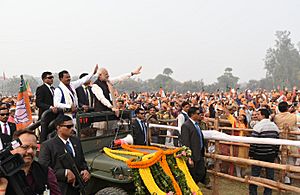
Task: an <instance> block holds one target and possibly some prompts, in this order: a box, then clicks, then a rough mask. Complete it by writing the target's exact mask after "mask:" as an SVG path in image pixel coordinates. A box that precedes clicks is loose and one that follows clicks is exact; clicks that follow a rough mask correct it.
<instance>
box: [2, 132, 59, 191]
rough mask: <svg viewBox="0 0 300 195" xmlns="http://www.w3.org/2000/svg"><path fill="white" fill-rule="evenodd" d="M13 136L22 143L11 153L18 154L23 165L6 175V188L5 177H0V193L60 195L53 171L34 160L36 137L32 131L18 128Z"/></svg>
mask: <svg viewBox="0 0 300 195" xmlns="http://www.w3.org/2000/svg"><path fill="white" fill-rule="evenodd" d="M13 138H14V139H17V138H19V140H20V141H21V143H22V145H21V146H19V147H18V148H16V149H14V150H12V151H11V153H12V154H14V155H15V154H20V155H21V156H22V158H23V160H24V165H23V167H22V169H21V170H20V171H18V172H17V173H15V174H13V175H12V176H8V177H7V180H8V185H7V188H5V179H2V178H1V179H0V186H1V188H0V194H1V193H2V192H3V191H4V190H5V191H6V193H5V194H7V195H15V194H18V195H19V194H21V195H22V194H24V195H36V194H42V195H44V194H49V195H50V194H51V195H60V194H61V192H60V190H59V187H58V183H57V180H56V177H55V174H54V171H53V170H52V169H51V168H49V167H47V166H44V165H41V164H40V163H39V162H37V161H35V160H34V157H35V154H36V150H37V137H36V135H35V134H34V132H32V131H30V130H19V131H16V132H15V133H14V135H13ZM12 163H14V164H15V163H16V162H12Z"/></svg>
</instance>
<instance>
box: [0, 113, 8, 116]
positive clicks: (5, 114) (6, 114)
mask: <svg viewBox="0 0 300 195" xmlns="http://www.w3.org/2000/svg"><path fill="white" fill-rule="evenodd" d="M0 115H1V116H8V115H9V113H1V114H0Z"/></svg>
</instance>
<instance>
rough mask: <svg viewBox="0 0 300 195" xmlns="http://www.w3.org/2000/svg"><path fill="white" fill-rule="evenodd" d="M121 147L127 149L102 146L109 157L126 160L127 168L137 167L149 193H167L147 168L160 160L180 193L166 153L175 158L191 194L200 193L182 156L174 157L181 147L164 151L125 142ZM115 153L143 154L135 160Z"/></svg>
mask: <svg viewBox="0 0 300 195" xmlns="http://www.w3.org/2000/svg"><path fill="white" fill-rule="evenodd" d="M122 148H123V149H125V150H128V151H121V150H112V149H109V148H104V149H103V150H104V152H105V153H106V154H107V155H108V156H110V157H111V158H114V159H116V160H121V161H124V162H126V163H127V165H128V167H129V168H133V169H134V168H137V169H138V171H139V174H140V176H141V178H142V180H143V182H144V184H145V186H146V187H147V189H148V190H149V192H150V193H151V194H157V195H166V194H167V193H166V192H164V191H162V190H161V189H160V188H159V187H158V186H157V184H156V183H155V179H154V178H153V176H152V174H151V170H150V168H149V167H151V166H152V165H154V164H155V163H157V162H160V166H161V167H162V169H163V170H164V172H165V173H166V174H167V175H168V176H169V177H170V179H171V181H172V184H173V187H174V189H175V193H176V195H182V191H181V189H180V186H179V185H178V183H177V181H176V179H175V178H174V176H173V173H172V171H171V170H170V167H169V165H168V162H167V160H166V155H173V156H174V157H175V159H176V165H177V166H178V168H179V169H180V170H181V171H182V172H183V173H184V175H185V179H186V183H187V185H188V187H189V188H190V189H191V191H192V192H193V194H194V193H195V194H197V195H202V193H201V191H200V189H199V187H198V186H197V184H196V183H195V182H194V180H193V178H192V176H191V175H190V173H189V170H188V167H187V165H186V163H185V161H184V160H183V159H182V158H176V153H177V152H178V151H180V150H181V148H176V149H168V150H165V151H164V150H162V149H161V148H158V147H154V146H140V145H127V144H123V145H122ZM138 149H147V150H154V151H156V152H154V153H150V154H149V152H146V151H140V150H138ZM117 154H123V155H130V156H137V157H141V156H143V157H142V160H141V161H136V160H137V159H136V158H130V159H128V158H126V157H122V156H119V155H117Z"/></svg>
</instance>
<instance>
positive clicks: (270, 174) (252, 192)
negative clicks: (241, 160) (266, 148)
mask: <svg viewBox="0 0 300 195" xmlns="http://www.w3.org/2000/svg"><path fill="white" fill-rule="evenodd" d="M255 160H261V161H265V162H272V163H273V162H274V160H275V157H274V156H271V157H269V158H268V157H265V158H263V159H255ZM261 169H262V167H259V166H255V165H252V167H251V175H252V176H254V177H259V176H260V172H261ZM265 169H266V178H267V179H270V180H274V169H271V168H265ZM271 194H272V189H270V188H265V189H264V195H271ZM249 195H257V185H254V184H250V185H249Z"/></svg>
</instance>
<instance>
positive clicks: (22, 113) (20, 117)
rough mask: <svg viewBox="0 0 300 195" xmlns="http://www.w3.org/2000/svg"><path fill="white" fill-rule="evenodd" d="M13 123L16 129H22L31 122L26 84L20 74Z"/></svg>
mask: <svg viewBox="0 0 300 195" xmlns="http://www.w3.org/2000/svg"><path fill="white" fill-rule="evenodd" d="M15 123H16V125H17V130H20V129H24V128H26V127H27V126H28V125H30V124H31V123H32V115H31V108H30V101H29V94H28V84H27V83H26V82H25V80H24V78H23V75H21V82H20V90H19V94H18V98H17V103H16V112H15Z"/></svg>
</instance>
